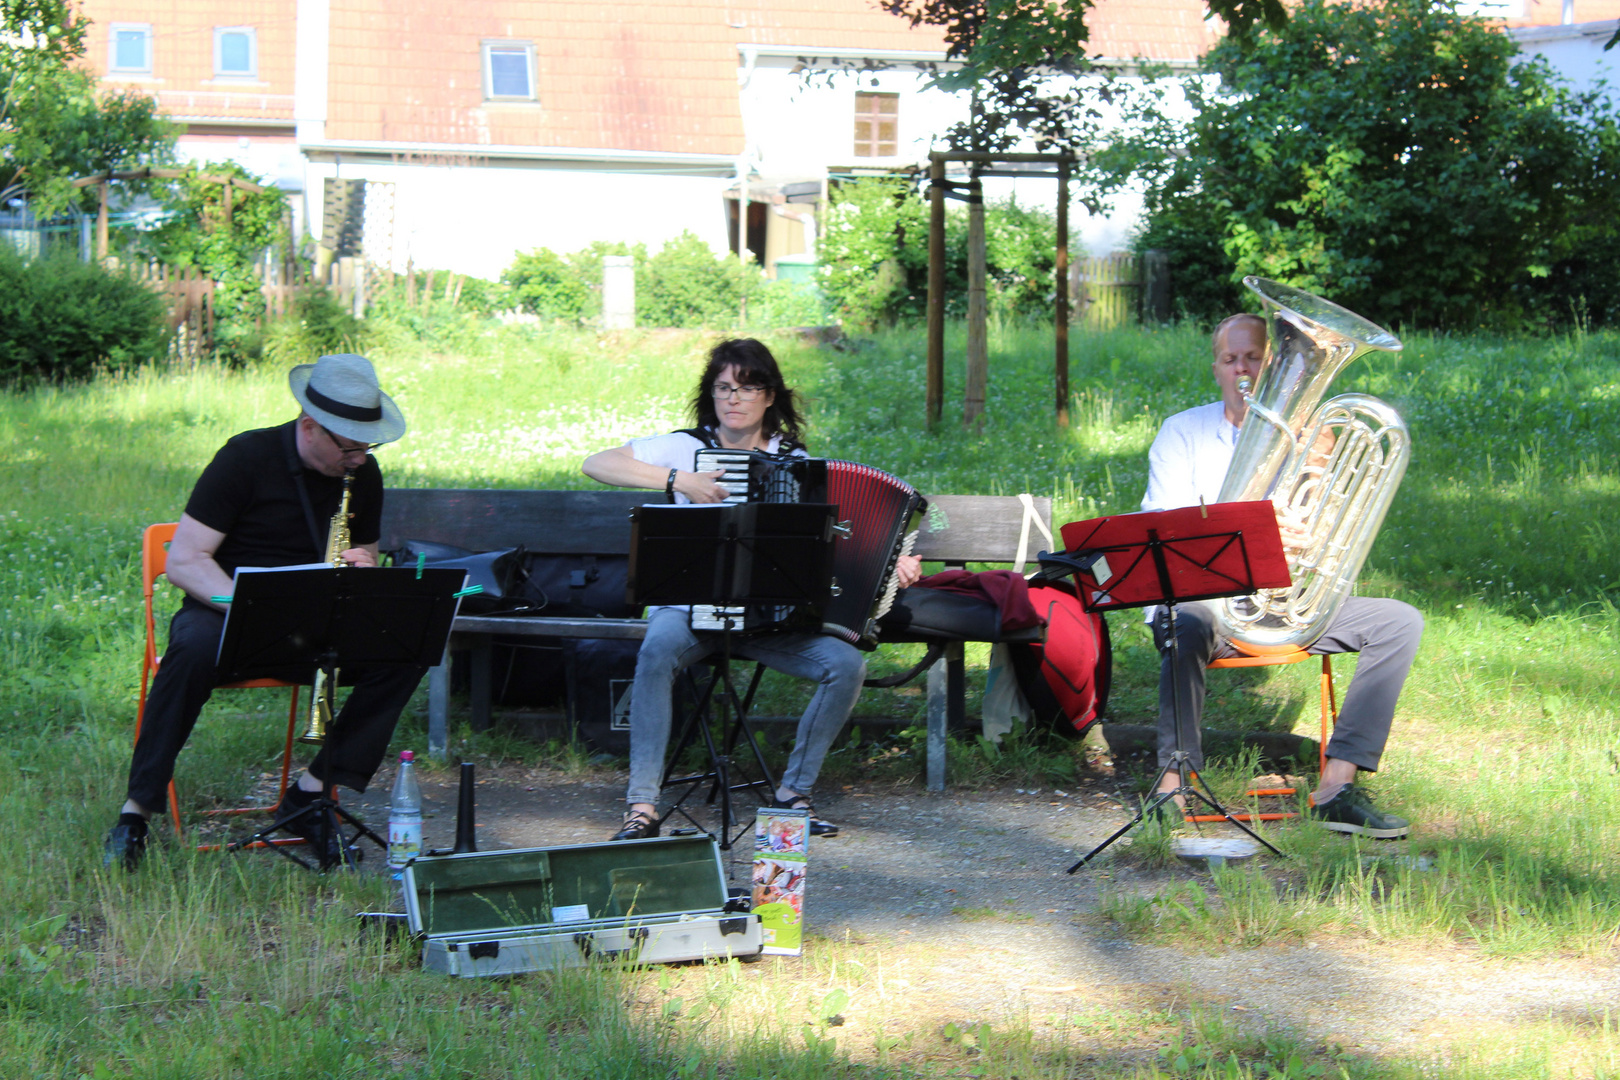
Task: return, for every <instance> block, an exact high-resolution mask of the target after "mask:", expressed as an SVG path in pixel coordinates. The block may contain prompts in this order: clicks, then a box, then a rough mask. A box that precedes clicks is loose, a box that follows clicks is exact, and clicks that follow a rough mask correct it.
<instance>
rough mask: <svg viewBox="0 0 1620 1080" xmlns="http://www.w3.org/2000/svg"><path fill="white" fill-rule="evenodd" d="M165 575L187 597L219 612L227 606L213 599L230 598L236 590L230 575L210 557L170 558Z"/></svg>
mask: <svg viewBox="0 0 1620 1080" xmlns="http://www.w3.org/2000/svg"><path fill="white" fill-rule="evenodd" d="M164 573H165V574H166V575H167V577H168V579H169V581H170V582H171V583H172V584H173V585H174V586H175V587H177V588H179V589H182V590H184V591H185V593H186V595H188V596H190V597H191V598H192V599H194V600H197V601H199V602H200V603H204V604H207V605H208V606H209V607H211V608H215V609H216V610H219V611H224V610H226V605H224V604H216V603H214V600H213V598H214V597H216V596H229V595H230V594H231V590H232V589H233V588H235V586H234V585H233V584H232V582H231V579H230V575H228V574H226V573H225V571H224V570H222V569H220V565H219V563H217V562H215V561H214V560H213V559H212V558H209V557H202V556H198V557H195V558H191V559H175V558H170V560H169V564H168V566H167V567H166V568H165V570H164Z"/></svg>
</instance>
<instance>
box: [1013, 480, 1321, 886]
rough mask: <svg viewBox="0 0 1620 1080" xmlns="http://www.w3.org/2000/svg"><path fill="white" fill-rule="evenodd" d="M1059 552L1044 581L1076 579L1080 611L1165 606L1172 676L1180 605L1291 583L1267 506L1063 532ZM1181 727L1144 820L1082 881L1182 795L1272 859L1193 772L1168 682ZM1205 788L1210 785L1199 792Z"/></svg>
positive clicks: (1048, 559)
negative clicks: (1170, 779)
mask: <svg viewBox="0 0 1620 1080" xmlns="http://www.w3.org/2000/svg"><path fill="white" fill-rule="evenodd" d="M1062 531H1063V543H1064V545H1065V547H1066V548H1067V549H1068V550H1066V551H1061V552H1056V553H1053V552H1045V551H1043V552H1041V553H1040V555H1038V556H1037V560H1038V561H1039V562H1040V564H1041V570H1040V576H1042V577H1045V578H1063V577H1069V576H1071V575H1072V576H1073V577H1074V579H1075V585H1076V587H1077V591H1078V592H1079V594H1080V602H1081V604H1082V605H1083V606H1084V607H1085V609H1086V610H1087V611H1098V612H1100V611H1113V610H1116V609H1118V608H1137V607H1148V606H1151V605H1154V604H1163V605H1164V606H1165V609H1166V612H1167V616H1166V617H1167V619H1168V627H1169V633H1168V634H1167V635H1166V637H1167V644H1166V645H1165V651H1166V652H1167V653H1168V654H1169V656H1170V660H1171V665H1172V668H1174V666H1175V665H1176V663H1177V661H1178V660H1179V657H1180V653H1179V651H1178V646H1177V642H1176V605H1177V604H1180V603H1185V602H1187V601H1191V600H1218V599H1220V598H1222V597H1227V596H1247V595H1248V594H1250V593H1252V592H1255V591H1256V590H1259V589H1285V588H1287V587H1288V586H1289V585H1290V584H1291V583H1292V582H1291V579H1290V577H1289V575H1288V559H1287V556H1286V555H1284V553H1283V546H1282V536H1281V534H1280V533H1279V531H1278V529H1277V514H1276V510H1275V509H1274V508H1273V506H1272V504H1271V503H1270V501H1268V500H1264V499H1261V500H1257V501H1255V502H1235V503H1215V504H1213V505H1208V506H1206V505H1199V506H1187V507H1182V508H1180V509H1176V510H1161V511H1157V512H1151V513H1141V514H1120V515H1117V516H1115V517H1105V518H1095V519H1093V520H1091V521H1075V522H1071V523H1070V524H1068V525H1065V526H1063V530H1062ZM1170 689H1171V702H1172V711H1173V712H1174V715H1175V719H1176V749H1175V753H1174V754H1172V755H1171V759H1170V761H1169V762H1167V763H1166V764H1165V765H1164V766H1163V767H1162V768H1160V769H1159V771H1158V774H1157V775H1156V776H1154V778H1153V784H1152V788H1153V790H1154V791H1156V792H1157V794H1156V795H1155V796H1154V797H1153V798H1152V799H1151V800H1150V801H1148V802H1147V803H1145V804H1144V805H1143V806H1142V808H1141V809H1139V810H1138V811H1137V812H1136V816H1135V817H1134V818H1132V819H1131V820H1130V821H1128V822H1126V824H1125V825H1124V826H1123V827H1122V828H1120V829H1119V831H1117V832H1115V833H1114V834H1113V835H1112V836H1110V837H1109V838H1108V839H1106V840H1104V841H1103V842H1102V843H1100V844H1098V845H1097V846H1096V847H1094V848H1092V849H1091V851H1090V852H1089V853H1088V854H1087V855H1086V856H1085V858H1083V859H1081V860H1080V861H1079V862H1077V863H1075V864H1074V865H1073V866H1071V867H1069V871H1068V872H1069V873H1071V874H1072V873H1074V872H1075V871H1076V870H1079V869H1080V868H1081V867H1082V866H1084V865H1086V864H1087V863H1088V862H1090V861H1091V860H1092V859H1094V858H1096V857H1097V856H1098V855H1099V854H1101V853H1102V852H1103V851H1104V850H1105V849H1106V848H1107V847H1108V846H1109V845H1110V844H1112V843H1113V842H1114V841H1115V840H1118V839H1119V838H1120V837H1122V836H1124V835H1125V834H1126V833H1128V832H1130V831H1131V830H1132V829H1134V828H1135V827H1136V826H1137V825H1139V824H1141V822H1142V820H1143V819H1144V818H1145V817H1147V816H1148V815H1149V814H1151V813H1153V812H1154V811H1156V810H1158V808H1159V807H1161V806H1163V805H1164V804H1165V803H1166V802H1169V801H1170V800H1172V799H1174V798H1175V797H1176V796H1177V795H1180V796H1182V797H1183V798H1196V799H1198V800H1199V801H1200V802H1202V803H1204V804H1205V805H1206V806H1208V807H1209V808H1210V809H1211V810H1212V811H1214V812H1215V813H1217V814H1219V815H1220V816H1221V817H1222V818H1224V819H1225V820H1227V821H1229V822H1231V823H1232V824H1233V825H1236V826H1237V827H1238V828H1239V829H1242V830H1243V831H1244V832H1245V833H1248V834H1249V836H1251V837H1253V838H1254V839H1255V840H1256V841H1258V842H1259V843H1260V844H1262V845H1264V846H1265V847H1266V849H1267V850H1268V851H1270V852H1271V853H1272V854H1274V855H1281V854H1282V852H1280V851H1278V850H1277V849H1276V848H1275V847H1272V845H1271V844H1270V843H1268V842H1267V841H1265V840H1264V839H1262V838H1261V837H1260V836H1259V835H1258V834H1257V833H1255V832H1254V831H1253V830H1252V829H1250V828H1249V827H1248V826H1247V825H1245V824H1243V822H1241V821H1239V820H1237V819H1236V818H1235V817H1233V816H1232V813H1231V811H1229V810H1227V809H1226V808H1225V807H1223V806H1222V805H1221V804H1220V803H1219V802H1218V801H1217V800H1216V799H1215V793H1214V792H1213V791H1211V790H1210V789H1209V785H1208V784H1204V783H1203V778H1202V777H1200V776H1199V775H1198V774H1197V773H1196V772H1195V771H1193V769H1192V768H1191V766H1189V764H1188V756H1187V751H1186V748H1185V747H1183V746H1182V742H1181V729H1182V722H1181V721H1182V702H1181V692H1180V686H1179V683H1177V682H1176V680H1174V679H1172V680H1171V682H1170ZM1171 769H1175V770H1176V773H1177V775H1178V776H1179V777H1180V780H1181V783H1180V784H1179V785H1178V786H1177V787H1175V788H1174V789H1172V790H1170V791H1158V787H1159V783H1160V781H1162V780H1163V779H1164V777H1165V775H1166V774H1167V773H1169V771H1170V770H1171ZM1197 784H1203V788H1204V790H1202V791H1200V790H1199V789H1198V787H1197V786H1196V785H1197Z"/></svg>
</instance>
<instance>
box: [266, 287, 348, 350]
mask: <svg viewBox="0 0 1620 1080" xmlns="http://www.w3.org/2000/svg"><path fill="white" fill-rule="evenodd" d="M366 336H367V334H366V324H365V323H364V322H361V321H360V320H359V319H356V318H355V317H354V315H353V313H352V312H351V311H350V310H349V308H348V307H347V306H346V305H345V304H343V303H342V301H340V300H339V299H338V298H337V297H336V296H334V295H333V294H332V293H331V292H330V291H329V290H327V289H325V288H323V287H321V286H319V285H311V286H309V287H308V288H306V289H303V290H301V291H300V292H299V294H298V298H297V300H295V301H294V302H293V308H292V311H291V312H290V313H289V314H288V315H287V316H285V317H283V318H280V319H277V320H276V321H275V322H273V323H271V324H270V326H269V328H268V329H267V330H266V332H265V343H264V356H265V358H266V359H267V360H270V361H272V362H273V363H275V364H276V365H278V366H287V365H291V364H307V363H309V362H310V361H311V360H314V359H315V358H316V357H318V356H327V355H330V354H332V353H343V352H364V351H365V341H366Z"/></svg>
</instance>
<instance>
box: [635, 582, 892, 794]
mask: <svg viewBox="0 0 1620 1080" xmlns="http://www.w3.org/2000/svg"><path fill="white" fill-rule="evenodd" d="M720 648H721V637H720V635H719V634H714V633H703V634H701V635H699V634H694V633H693V632H692V628H691V626H690V625H688V617H687V613H686V611H685V609H682V608H655V609H653V611H652V612H651V614H650V615H649V616H648V620H647V637H646V640H645V641H643V642H642V643H641V652H639V653H638V654H637V655H636V681H635V685H634V686H633V687H632V688H631V691H630V788H629V791H628V793H627V794H626V796H625V799H626V801H628V802H632V803H651V804H653V805H657V803H658V792H659V787H660V785H661V784H662V782H663V779H664V755H665V753H666V751H667V750H668V749H669V735H670V727H671V723H672V718H671V712H672V702H671V699H672V693H671V691H672V688H673V687H674V685H675V677H676V676H677V675H679V674H680V673H681V672H682V671H683V670H685V669H686V668H687V667H688V666H690V665H692V664H695V663H697V662H698V661H700V660H702V659H704V658H705V657H708V656H712V655H713V654H715V653H717V652H719V651H720ZM731 654H732V656H734V657H740V658H742V659H746V660H757V661H759V662H760V663H762V664H764V665H765V666H766V667H768V668H770V669H772V670H773V671H780V672H783V673H785V674H788V675H793V676H796V677H798V678H801V679H812V680H814V681H815V682H816V683H817V684H818V685H817V687H816V693H815V696H814V697H812V698H811V699H810V706H809V707H808V708H807V709H805V710H804V716H802V717H801V718H800V719H799V733H798V739H797V741H796V742H795V743H794V746H793V752H792V753H791V754H789V755H788V763H787V768H786V769H785V770H784V771H783V773H782V779H781V784H782V786H783V787H785V788H788V789H789V790H790V791H796V792H798V793H799V794H801V795H808V794H810V789H811V788H813V787H814V786H815V783H816V776H817V774H819V773H820V772H821V763H822V761H823V760H825V759H826V757H827V750H828V749H829V748H830V747H831V746H832V742H833V740H834V739H836V738H837V737H838V733H839V732H840V731H842V730H843V727H844V721H845V720H847V719H848V718H849V711H850V710H851V709H853V708H854V707H855V699H856V698H858V697H860V695H861V682H862V680H864V679H865V678H866V657H865V656H864V655H863V654H862V653H861V651H860V650H859V649H857V648H855V646H853V645H850V644H849V643H847V642H845V641H841V640H839V639H838V638H835V637H828V636H827V635H825V634H759V635H755V636H753V637H741V636H739V637H734V638H732V640H731Z"/></svg>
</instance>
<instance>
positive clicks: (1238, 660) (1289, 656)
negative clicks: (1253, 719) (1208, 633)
mask: <svg viewBox="0 0 1620 1080" xmlns="http://www.w3.org/2000/svg"><path fill="white" fill-rule="evenodd" d="M1310 657H1311V654H1310V653H1308V652H1306V651H1305V650H1304V649H1294V650H1292V651H1290V652H1282V653H1270V654H1267V655H1265V656H1228V657H1226V658H1225V659H1222V660H1211V661H1210V662H1209V669H1208V670H1210V671H1213V670H1215V669H1216V668H1252V667H1272V666H1273V665H1276V664H1297V663H1299V662H1300V661H1301V660H1309V659H1310ZM1319 691H1320V694H1321V699H1322V700H1321V732H1322V734H1321V741H1320V742H1319V743H1318V746H1317V767H1318V768H1320V769H1326V768H1327V744H1328V734H1329V733H1330V732H1331V731H1332V730H1333V727H1334V725H1336V724H1337V723H1338V722H1339V705H1338V702H1337V701H1336V700H1335V699H1334V696H1333V658H1332V657H1331V656H1328V655H1327V654H1326V653H1324V654H1323V655H1322V677H1321V680H1320V683H1319ZM1245 794H1247V795H1250V796H1254V797H1260V796H1265V795H1294V794H1295V791H1294V789H1293V788H1256V789H1254V790H1251V791H1248V792H1245ZM1232 816H1233V817H1235V818H1237V819H1238V820H1239V821H1250V820H1259V821H1281V820H1283V819H1285V818H1291V817H1298V816H1299V815H1298V814H1292V813H1289V814H1254V815H1252V816H1251V815H1249V814H1234V815H1232ZM1187 820H1188V821H1224V820H1225V819H1224V818H1222V817H1221V816H1220V815H1219V814H1191V815H1188V816H1187Z"/></svg>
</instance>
